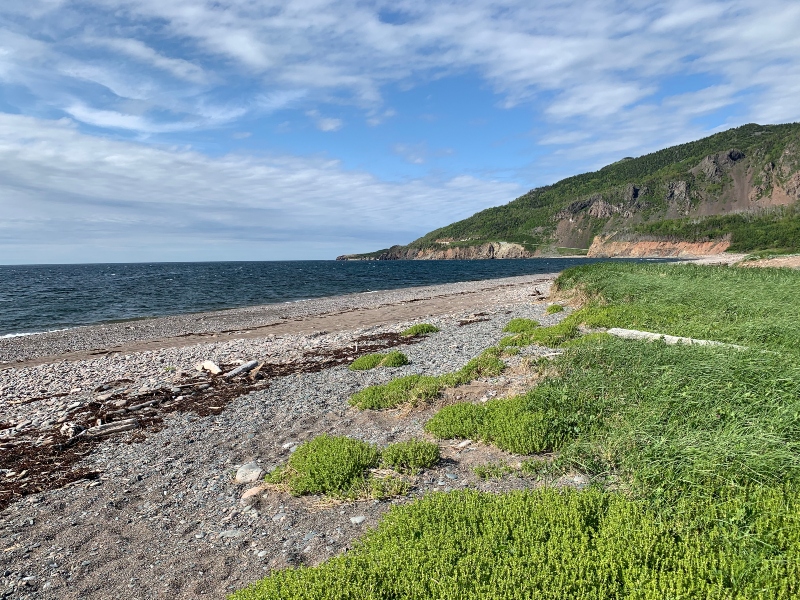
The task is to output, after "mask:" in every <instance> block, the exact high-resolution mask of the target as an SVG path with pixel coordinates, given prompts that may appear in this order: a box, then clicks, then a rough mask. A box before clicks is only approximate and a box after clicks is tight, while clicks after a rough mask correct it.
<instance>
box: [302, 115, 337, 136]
mask: <svg viewBox="0 0 800 600" xmlns="http://www.w3.org/2000/svg"><path fill="white" fill-rule="evenodd" d="M306 116H309V117H311V118H312V119H313V120H314V124H315V125H316V126H317V129H319V130H320V131H326V132H330V131H339V130H340V129H341V128H342V126H343V125H344V121H342V120H341V119H334V118H331V117H323V116H322V115H321V114H320V113H319V111H318V110H309V111H307V112H306Z"/></svg>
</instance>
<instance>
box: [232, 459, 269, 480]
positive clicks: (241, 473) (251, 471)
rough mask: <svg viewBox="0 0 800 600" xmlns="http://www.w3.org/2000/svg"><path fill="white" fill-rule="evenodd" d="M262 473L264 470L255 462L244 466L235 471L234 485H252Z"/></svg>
mask: <svg viewBox="0 0 800 600" xmlns="http://www.w3.org/2000/svg"><path fill="white" fill-rule="evenodd" d="M263 472H264V469H262V468H261V465H259V464H258V463H257V462H255V461H252V462H249V463H247V464H244V465H242V466H241V467H239V469H238V470H237V471H236V483H253V482H254V481H256V480H257V479H258V478H259V477H260V476H261V474H262V473H263Z"/></svg>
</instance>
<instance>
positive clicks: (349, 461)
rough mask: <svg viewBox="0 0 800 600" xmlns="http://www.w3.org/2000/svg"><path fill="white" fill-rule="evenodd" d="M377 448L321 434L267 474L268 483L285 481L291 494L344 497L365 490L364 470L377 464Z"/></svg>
mask: <svg viewBox="0 0 800 600" xmlns="http://www.w3.org/2000/svg"><path fill="white" fill-rule="evenodd" d="M379 459H380V452H378V449H377V448H375V447H374V446H372V445H371V444H367V443H366V442H362V441H360V440H354V439H352V438H348V437H339V436H330V435H328V434H325V433H323V434H322V435H319V436H317V437H315V438H314V439H312V440H311V441H308V442H305V443H304V444H301V445H300V447H299V448H297V450H295V452H294V453H293V454H292V456H291V457H290V458H289V462H288V464H287V465H286V466H285V467H283V468H281V467H279V468H277V469H275V470H274V471H272V472H271V473H270V474H269V475H267V478H266V481H267V482H269V483H283V484H286V485H287V486H288V488H289V490H290V491H291V492H292V494H294V495H296V496H300V495H303V494H327V495H329V496H337V497H344V498H353V497H358V496H360V495H362V494H363V493H364V489H365V485H366V483H367V475H366V472H367V470H368V469H371V468H373V467H376V466H377V465H378V460H379Z"/></svg>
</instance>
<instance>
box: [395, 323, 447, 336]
mask: <svg viewBox="0 0 800 600" xmlns="http://www.w3.org/2000/svg"><path fill="white" fill-rule="evenodd" d="M437 331H439V328H438V327H436V326H435V325H431V324H430V323H417V324H416V325H412V326H411V327H409V328H408V329H406V330H405V331H402V332H401V333H400V335H402V336H403V337H412V336H417V335H427V334H429V333H436V332H437Z"/></svg>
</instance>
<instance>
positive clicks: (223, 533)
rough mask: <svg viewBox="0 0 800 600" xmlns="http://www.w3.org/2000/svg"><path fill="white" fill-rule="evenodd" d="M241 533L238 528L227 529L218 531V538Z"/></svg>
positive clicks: (234, 536)
mask: <svg viewBox="0 0 800 600" xmlns="http://www.w3.org/2000/svg"><path fill="white" fill-rule="evenodd" d="M240 535H242V532H241V531H240V530H239V529H227V530H225V531H220V532H219V536H218V537H220V538H237V537H239V536H240Z"/></svg>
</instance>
